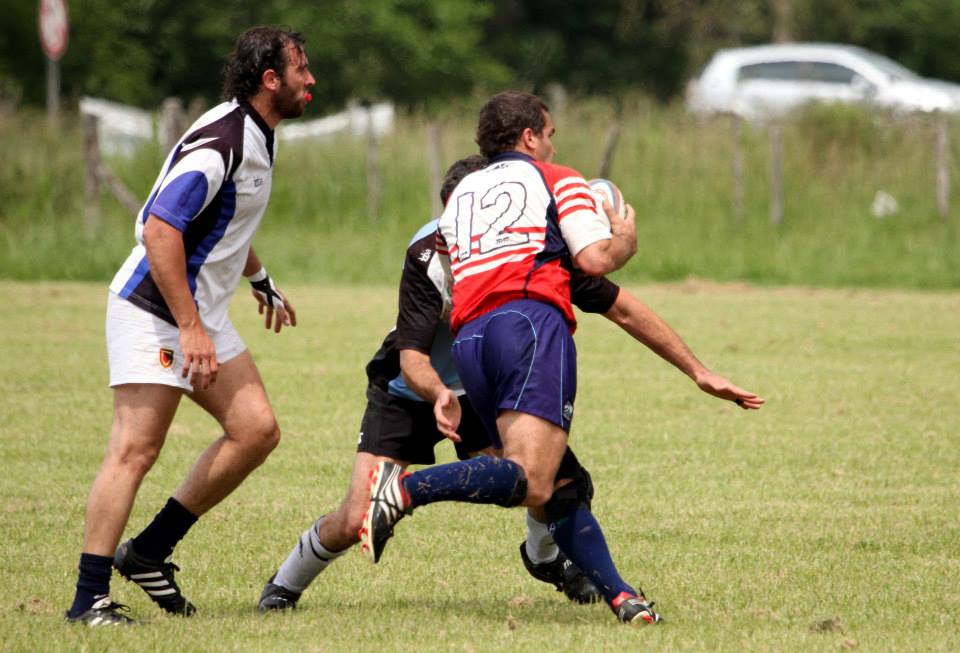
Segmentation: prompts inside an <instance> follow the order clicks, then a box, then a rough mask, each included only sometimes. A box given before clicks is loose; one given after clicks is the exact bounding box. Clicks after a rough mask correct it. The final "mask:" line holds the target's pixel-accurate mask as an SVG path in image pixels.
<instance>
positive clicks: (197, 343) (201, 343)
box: [180, 323, 220, 390]
mask: <svg viewBox="0 0 960 653" xmlns="http://www.w3.org/2000/svg"><path fill="white" fill-rule="evenodd" d="M180 351H181V352H182V353H183V367H182V368H181V369H180V376H181V377H183V378H187V376H188V375H189V377H190V385H192V386H193V387H194V388H195V389H198V390H206V389H207V388H209V387H210V386H212V385H213V384H214V383H216V382H217V370H218V369H219V367H220V365H219V363H218V362H217V350H216V348H215V347H214V346H213V341H212V340H211V339H210V336H208V335H207V332H206V331H205V330H204V329H203V325H201V324H200V323H197V324H196V325H194V326H190V327H185V328H184V327H181V328H180Z"/></svg>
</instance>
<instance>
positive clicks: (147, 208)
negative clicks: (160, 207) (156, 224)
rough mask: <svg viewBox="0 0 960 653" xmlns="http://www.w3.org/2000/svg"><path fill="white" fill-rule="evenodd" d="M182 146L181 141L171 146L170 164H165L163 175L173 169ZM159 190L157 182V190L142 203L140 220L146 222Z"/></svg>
mask: <svg viewBox="0 0 960 653" xmlns="http://www.w3.org/2000/svg"><path fill="white" fill-rule="evenodd" d="M181 147H183V143H182V142H181V143H177V146H176V147H175V148H173V154H171V155H170V164H169V165H168V166H167V169H166V170H164V171H163V176H164V177H166V176H167V175H169V174H170V171H171V170H173V164H174V163H176V162H177V157H178V156H180V148H181ZM159 190H160V185H159V184H157V190H155V191H153V193H152V194H151V195H150V199H148V200H147V203H146V204H144V205H143V212H142V213H141V214H140V222H143V223H144V224H146V222H147V217H148V216H149V215H150V207H152V206H153V201H154V200H155V199H157V192H158V191H159Z"/></svg>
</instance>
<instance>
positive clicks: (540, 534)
mask: <svg viewBox="0 0 960 653" xmlns="http://www.w3.org/2000/svg"><path fill="white" fill-rule="evenodd" d="M559 553H560V547H558V546H557V543H556V542H554V541H553V535H551V534H550V530H549V529H548V528H547V525H546V524H544V523H543V522H539V521H537V520H536V519H534V518H533V517H532V516H531V515H530V513H529V512H527V557H528V558H530V561H531V562H534V563H536V564H541V563H544V562H553V561H554V560H556V559H557V555H559Z"/></svg>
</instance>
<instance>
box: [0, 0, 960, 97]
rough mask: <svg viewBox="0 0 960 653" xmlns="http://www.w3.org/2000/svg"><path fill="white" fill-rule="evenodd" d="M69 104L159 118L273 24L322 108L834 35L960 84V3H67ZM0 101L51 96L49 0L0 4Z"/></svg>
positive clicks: (575, 75)
mask: <svg viewBox="0 0 960 653" xmlns="http://www.w3.org/2000/svg"><path fill="white" fill-rule="evenodd" d="M67 4H68V8H69V11H70V21H71V30H70V45H69V48H68V50H67V53H66V55H65V56H64V58H63V60H62V67H63V74H62V77H63V95H64V97H65V98H66V99H67V100H68V101H69V100H70V99H76V98H77V97H79V96H81V95H95V96H97V97H103V98H107V99H111V100H116V101H118V102H123V103H127V104H133V105H138V106H142V107H149V108H153V107H156V106H158V105H159V103H160V102H161V101H162V100H163V99H164V98H166V97H169V96H179V97H182V98H184V99H185V100H188V101H189V100H191V99H193V98H195V97H200V98H203V99H204V100H206V101H207V102H208V103H209V102H213V101H215V100H216V99H217V95H218V86H219V83H218V80H219V75H220V68H221V66H222V63H223V60H224V57H225V55H226V53H227V52H228V51H229V49H230V46H231V43H232V41H233V39H234V38H235V37H236V35H237V34H239V33H240V32H241V31H243V30H244V29H245V28H247V27H249V26H251V25H254V24H262V23H270V24H284V25H289V26H292V27H294V28H296V29H298V30H300V31H302V32H303V34H304V35H305V36H306V38H307V43H308V54H309V56H310V58H311V61H312V68H313V70H314V71H315V73H316V77H317V89H316V91H317V92H316V93H315V97H316V100H315V101H314V103H313V105H312V107H311V110H312V111H313V112H323V111H328V110H330V109H335V108H340V107H342V106H343V104H344V102H345V101H346V100H347V99H349V98H355V99H366V100H371V101H374V100H383V99H389V100H393V101H395V102H397V103H398V104H400V105H401V106H402V107H409V108H417V109H421V108H426V109H430V108H431V107H432V106H434V105H436V104H437V103H439V102H443V101H444V100H445V99H449V98H457V97H462V96H464V95H465V94H469V93H470V92H472V91H476V92H479V93H482V92H485V91H486V90H488V89H490V88H502V87H504V86H514V87H520V88H526V89H530V90H533V91H539V92H542V91H543V90H544V89H545V88H546V87H547V86H548V85H549V84H556V83H559V84H562V85H563V86H564V87H565V88H567V90H569V91H570V92H572V93H574V94H590V95H605V96H608V97H618V96H619V94H620V93H621V92H622V91H624V90H625V89H631V90H634V89H635V90H640V91H643V92H645V93H647V94H649V95H652V96H655V97H658V98H661V99H668V98H671V97H673V96H676V95H677V94H678V93H680V92H682V90H683V86H684V83H685V81H686V80H687V79H689V78H690V77H691V76H693V75H694V74H695V73H696V72H697V70H698V69H699V68H700V67H701V66H702V65H703V64H704V63H705V62H706V60H707V59H708V58H709V56H710V55H711V54H712V53H713V52H714V51H715V50H716V49H718V48H721V47H728V46H733V45H740V44H752V43H764V42H768V41H771V40H783V39H792V40H797V41H837V42H845V43H852V44H857V45H862V46H864V47H867V48H869V49H872V50H875V51H877V52H880V53H882V54H886V55H887V56H890V57H892V58H893V59H896V60H898V61H900V62H901V63H903V64H904V65H906V66H907V67H909V68H912V69H913V70H915V71H916V72H918V73H920V74H921V75H925V76H929V77H939V78H944V79H952V80H960V55H958V53H957V48H956V47H955V40H956V34H958V33H960V2H958V1H957V0H844V2H835V0H590V1H589V2H587V1H570V0H318V1H316V2H297V1H295V0H257V1H256V2H252V1H250V0H240V1H237V2H233V3H203V2H178V1H176V0H119V1H118V0H69V2H67ZM0 15H2V16H3V20H2V21H0V94H2V95H3V96H6V97H7V98H8V99H9V98H13V99H14V100H17V101H19V102H22V103H24V104H27V105H41V104H42V103H43V102H44V89H45V86H44V74H45V72H44V59H43V53H42V52H41V49H40V45H39V43H38V39H37V2H36V0H2V2H0Z"/></svg>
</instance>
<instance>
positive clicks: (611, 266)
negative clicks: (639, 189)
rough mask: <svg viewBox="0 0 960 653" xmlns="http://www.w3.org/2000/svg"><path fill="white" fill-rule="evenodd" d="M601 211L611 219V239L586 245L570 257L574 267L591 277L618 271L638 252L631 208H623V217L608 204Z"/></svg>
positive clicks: (634, 215) (635, 227)
mask: <svg viewBox="0 0 960 653" xmlns="http://www.w3.org/2000/svg"><path fill="white" fill-rule="evenodd" d="M603 210H604V211H605V212H606V214H607V218H608V219H609V220H610V231H611V233H612V234H613V236H612V238H610V239H609V240H599V241H597V242H595V243H592V244H590V245H587V246H586V247H584V248H583V249H582V250H580V251H579V252H577V255H576V256H574V257H573V260H574V263H576V264H577V267H578V268H580V269H581V270H583V271H584V273H586V274H588V275H590V276H592V277H598V276H600V275H604V274H609V273H610V272H613V271H614V270H619V269H620V268H622V267H623V266H624V265H626V263H627V261H629V260H630V258H631V257H632V256H633V255H634V254H636V253H637V223H636V219H635V218H636V213H635V211H634V210H633V207H632V206H630V205H629V204H627V205H626V207H625V213H624V217H623V218H621V217H620V216H619V215H618V214H617V212H616V210H615V209H614V208H613V207H612V206H611V205H610V204H609V203H608V202H604V203H603Z"/></svg>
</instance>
